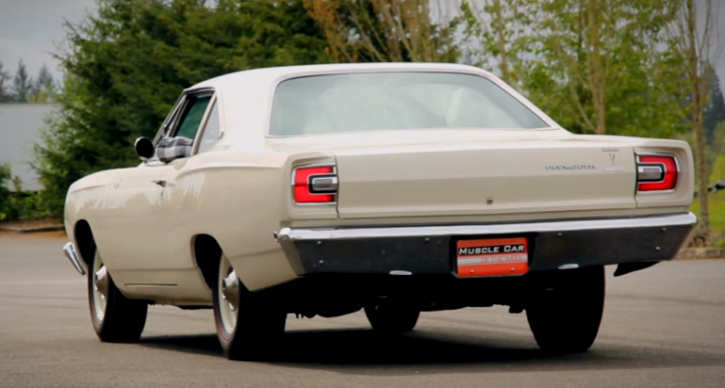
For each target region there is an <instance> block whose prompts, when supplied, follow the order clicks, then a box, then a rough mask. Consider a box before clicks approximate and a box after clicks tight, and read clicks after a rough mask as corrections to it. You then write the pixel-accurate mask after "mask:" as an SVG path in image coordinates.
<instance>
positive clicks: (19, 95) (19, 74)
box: [11, 59, 33, 102]
mask: <svg viewBox="0 0 725 388" xmlns="http://www.w3.org/2000/svg"><path fill="white" fill-rule="evenodd" d="M11 89H12V93H13V99H14V100H15V101H18V102H26V101H27V98H28V94H29V93H31V92H32V89H33V79H32V78H31V77H30V76H29V75H28V69H27V68H26V67H25V64H24V63H23V60H22V59H21V60H20V61H19V62H18V71H16V72H15V77H13V84H12V86H11Z"/></svg>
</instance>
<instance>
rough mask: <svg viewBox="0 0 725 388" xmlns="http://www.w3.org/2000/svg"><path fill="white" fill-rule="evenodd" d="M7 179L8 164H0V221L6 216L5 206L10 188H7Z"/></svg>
mask: <svg viewBox="0 0 725 388" xmlns="http://www.w3.org/2000/svg"><path fill="white" fill-rule="evenodd" d="M9 181H10V165H9V164H0V221H3V220H5V219H6V218H7V214H6V213H5V208H6V207H7V202H8V198H9V194H10V190H8V187H7V185H8V182H9Z"/></svg>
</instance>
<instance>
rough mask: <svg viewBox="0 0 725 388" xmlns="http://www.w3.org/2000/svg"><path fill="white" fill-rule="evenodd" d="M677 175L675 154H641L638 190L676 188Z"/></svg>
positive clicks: (638, 166) (638, 168)
mask: <svg viewBox="0 0 725 388" xmlns="http://www.w3.org/2000/svg"><path fill="white" fill-rule="evenodd" d="M677 175H678V171H677V161H676V160H675V157H674V156H663V155H643V156H640V157H639V158H638V163H637V190H638V191H667V190H674V189H675V187H676V186H677Z"/></svg>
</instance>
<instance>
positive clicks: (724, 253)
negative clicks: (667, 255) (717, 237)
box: [674, 248, 725, 260]
mask: <svg viewBox="0 0 725 388" xmlns="http://www.w3.org/2000/svg"><path fill="white" fill-rule="evenodd" d="M708 259H725V248H686V249H683V250H681V251H680V253H679V254H677V256H676V257H675V258H674V260H708Z"/></svg>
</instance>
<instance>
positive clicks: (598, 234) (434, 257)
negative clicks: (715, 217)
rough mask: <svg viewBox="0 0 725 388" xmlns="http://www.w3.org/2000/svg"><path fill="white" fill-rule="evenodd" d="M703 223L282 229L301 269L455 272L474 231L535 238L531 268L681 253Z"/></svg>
mask: <svg viewBox="0 0 725 388" xmlns="http://www.w3.org/2000/svg"><path fill="white" fill-rule="evenodd" d="M696 224H697V217H695V215H694V214H692V213H682V214H670V215H661V216H646V217H632V218H620V219H590V220H576V221H555V222H532V223H516V224H492V225H449V226H408V227H374V228H301V229H296V228H283V229H281V230H280V231H278V232H276V233H275V238H276V240H277V241H278V242H279V243H280V245H281V246H282V248H283V250H284V251H285V254H286V255H287V257H288V258H289V259H290V262H291V263H292V265H293V267H294V268H295V270H296V271H297V273H298V274H300V275H303V274H310V273H377V274H383V273H384V274H393V273H410V274H451V273H452V272H453V271H454V263H453V261H454V260H453V259H452V257H453V251H454V249H453V244H454V243H455V240H457V239H460V238H467V237H488V236H491V237H495V236H517V237H528V238H529V241H530V243H531V247H532V248H531V252H530V255H529V257H530V258H529V261H530V264H529V265H530V267H529V268H530V271H542V270H552V269H568V268H578V267H585V266H594V265H609V264H633V263H644V262H659V261H663V260H671V259H672V258H674V257H675V256H676V255H677V253H678V252H679V250H680V248H681V247H682V245H683V243H684V242H685V240H686V238H687V236H688V235H689V233H690V232H691V231H692V229H693V228H694V226H695V225H696Z"/></svg>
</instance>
